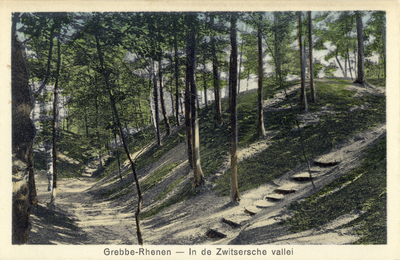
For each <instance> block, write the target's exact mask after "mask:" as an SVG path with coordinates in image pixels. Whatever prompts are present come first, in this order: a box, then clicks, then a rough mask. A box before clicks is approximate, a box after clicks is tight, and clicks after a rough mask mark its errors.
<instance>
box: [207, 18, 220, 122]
mask: <svg viewBox="0 0 400 260" xmlns="http://www.w3.org/2000/svg"><path fill="white" fill-rule="evenodd" d="M210 24H211V28H212V30H213V33H212V38H211V57H212V67H213V82H214V97H215V114H216V121H217V126H221V125H222V109H221V98H220V89H219V77H218V59H217V56H216V51H215V31H214V29H213V27H214V14H211V15H210Z"/></svg>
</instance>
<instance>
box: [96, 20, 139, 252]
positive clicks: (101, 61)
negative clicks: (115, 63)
mask: <svg viewBox="0 0 400 260" xmlns="http://www.w3.org/2000/svg"><path fill="white" fill-rule="evenodd" d="M94 23H95V24H94V28H93V31H92V34H94V36H95V40H96V49H97V55H98V58H99V68H100V71H101V74H102V75H103V77H104V82H105V86H106V91H107V93H108V96H109V100H110V106H111V108H112V111H113V113H114V116H115V121H116V124H117V127H118V130H119V134H120V136H121V140H122V145H123V147H124V150H125V153H126V156H127V158H128V160H129V163H130V165H131V169H132V173H133V177H134V180H135V183H136V189H137V193H138V206H137V211H136V214H135V220H136V234H137V238H138V243H139V245H143V238H142V232H141V230H140V220H139V218H140V211H141V208H142V203H143V197H142V192H141V190H140V185H139V179H138V177H137V173H136V167H135V164H134V162H133V160H132V158H131V154H130V152H129V148H128V145H127V143H126V140H125V136H124V133H123V128H122V125H121V121H120V117H119V113H118V110H117V107H116V102H115V99H114V95H113V94H112V92H111V85H110V82H109V73H108V72H107V70H106V68H105V64H104V59H103V53H102V50H101V45H100V39H99V35H98V34H99V31H101V30H99V29H101V28H100V23H99V17H98V16H97V17H96V18H95V20H94Z"/></svg>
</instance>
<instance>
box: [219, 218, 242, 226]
mask: <svg viewBox="0 0 400 260" xmlns="http://www.w3.org/2000/svg"><path fill="white" fill-rule="evenodd" d="M222 222H223V223H225V224H228V225H229V226H231V227H232V228H238V227H240V226H241V225H240V224H238V223H236V222H233V221H231V220H229V219H226V218H222Z"/></svg>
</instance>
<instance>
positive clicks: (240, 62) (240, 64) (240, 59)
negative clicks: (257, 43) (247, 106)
mask: <svg viewBox="0 0 400 260" xmlns="http://www.w3.org/2000/svg"><path fill="white" fill-rule="evenodd" d="M243 43H244V40H243V38H242V44H241V45H242V46H243ZM242 48H243V47H242ZM242 54H243V51H241V52H240V58H239V74H238V78H239V80H238V94H239V93H240V74H241V70H242V56H243V55H242Z"/></svg>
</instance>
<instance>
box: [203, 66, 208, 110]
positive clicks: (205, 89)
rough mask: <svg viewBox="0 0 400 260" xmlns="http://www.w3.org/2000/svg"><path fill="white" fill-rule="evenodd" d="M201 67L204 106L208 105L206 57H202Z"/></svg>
mask: <svg viewBox="0 0 400 260" xmlns="http://www.w3.org/2000/svg"><path fill="white" fill-rule="evenodd" d="M203 69H204V77H203V86H204V105H205V107H208V104H207V103H208V100H207V83H206V58H204V63H203Z"/></svg>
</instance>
